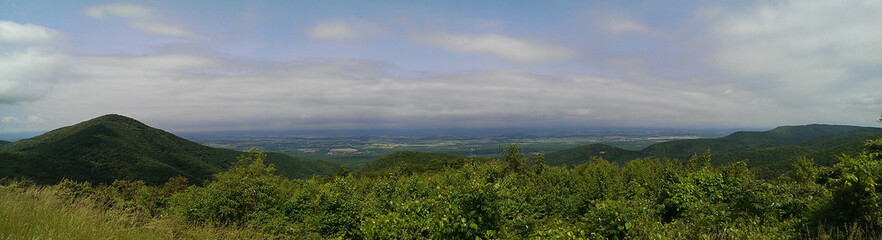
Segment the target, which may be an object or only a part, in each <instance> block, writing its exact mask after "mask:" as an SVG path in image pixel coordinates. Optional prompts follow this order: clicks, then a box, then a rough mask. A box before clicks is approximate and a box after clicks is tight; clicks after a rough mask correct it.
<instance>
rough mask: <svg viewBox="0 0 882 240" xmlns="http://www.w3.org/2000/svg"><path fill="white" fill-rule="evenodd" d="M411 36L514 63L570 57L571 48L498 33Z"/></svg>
mask: <svg viewBox="0 0 882 240" xmlns="http://www.w3.org/2000/svg"><path fill="white" fill-rule="evenodd" d="M413 38H414V39H417V40H419V41H422V42H425V43H430V44H435V45H439V46H442V47H444V48H446V49H448V50H451V51H457V52H464V53H480V54H489V55H492V56H495V57H498V58H501V59H503V60H506V61H510V62H516V63H538V62H546V61H557V60H564V59H568V58H571V57H573V56H574V55H575V54H574V52H573V51H572V50H570V49H567V48H565V47H562V46H558V45H555V44H550V43H545V42H540V41H535V40H533V41H531V40H524V39H518V38H512V37H508V36H503V35H497V34H486V35H468V34H456V33H446V32H435V33H420V34H414V35H413Z"/></svg>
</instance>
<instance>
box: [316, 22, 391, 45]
mask: <svg viewBox="0 0 882 240" xmlns="http://www.w3.org/2000/svg"><path fill="white" fill-rule="evenodd" d="M385 31H386V30H385V29H384V28H383V27H381V26H379V25H376V24H373V23H370V22H366V21H360V20H353V21H343V20H328V21H323V22H319V23H317V24H316V25H315V26H313V27H311V28H309V30H308V31H307V34H308V35H309V37H311V38H314V39H318V40H361V39H364V38H367V37H370V36H373V35H377V34H380V33H382V32H385Z"/></svg>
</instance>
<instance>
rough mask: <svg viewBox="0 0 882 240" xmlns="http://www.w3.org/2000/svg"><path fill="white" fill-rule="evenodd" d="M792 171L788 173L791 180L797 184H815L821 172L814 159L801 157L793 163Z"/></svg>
mask: <svg viewBox="0 0 882 240" xmlns="http://www.w3.org/2000/svg"><path fill="white" fill-rule="evenodd" d="M790 166H791V170H790V171H789V172H788V173H787V176H788V177H790V180H793V181H794V182H797V183H813V182H815V180H816V179H817V178H818V174H819V173H820V171H819V170H818V168H817V167H816V166H815V161H814V159H809V158H806V157H805V156H800V157H798V158H796V159H794V160H793V162H792V163H791V165H790Z"/></svg>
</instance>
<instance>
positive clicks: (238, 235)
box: [0, 185, 274, 239]
mask: <svg viewBox="0 0 882 240" xmlns="http://www.w3.org/2000/svg"><path fill="white" fill-rule="evenodd" d="M267 238H274V237H273V236H267V235H264V234H262V233H260V232H257V231H254V230H250V229H243V228H234V227H217V226H197V225H191V224H186V223H183V221H181V220H179V219H178V218H175V217H164V218H154V217H149V216H144V215H140V214H137V213H126V212H120V211H116V210H108V209H103V208H102V207H101V206H99V205H98V204H96V202H95V201H94V200H91V199H89V198H82V197H80V198H76V199H74V200H68V199H67V198H65V197H63V196H62V194H61V192H60V191H59V190H57V189H54V188H51V187H39V186H24V187H21V186H2V185H0V239H267Z"/></svg>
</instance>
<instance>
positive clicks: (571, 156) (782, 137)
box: [546, 124, 882, 178]
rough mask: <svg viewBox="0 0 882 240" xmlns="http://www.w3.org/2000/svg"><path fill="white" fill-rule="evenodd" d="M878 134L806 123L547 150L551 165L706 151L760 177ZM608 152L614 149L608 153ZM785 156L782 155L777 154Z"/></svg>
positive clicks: (844, 150)
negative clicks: (640, 144)
mask: <svg viewBox="0 0 882 240" xmlns="http://www.w3.org/2000/svg"><path fill="white" fill-rule="evenodd" d="M879 137H882V128H875V127H859V126H847V125H829V124H809V125H796V126H780V127H776V128H774V129H772V130H768V131H738V132H734V133H732V134H729V135H727V136H724V137H720V138H713V139H684V140H674V141H668V142H661V143H656V144H652V145H650V146H647V147H645V148H643V149H641V150H638V151H633V150H626V149H621V148H618V147H614V146H609V145H605V144H599V143H597V144H589V145H583V146H580V147H576V148H570V149H564V150H560V151H555V152H550V153H547V154H546V161H547V162H548V163H549V165H565V166H573V165H577V164H579V163H582V162H584V161H587V160H589V159H590V158H591V157H602V158H604V159H606V160H608V161H611V162H616V163H619V164H623V163H624V162H626V161H630V160H633V159H636V158H645V157H664V158H676V159H680V160H685V159H688V158H690V157H691V156H692V155H694V154H702V153H703V152H705V151H708V150H709V151H710V152H711V153H712V156H713V157H712V159H713V161H712V162H713V163H715V164H726V163H729V162H735V161H741V160H747V163H748V166H750V167H752V168H754V169H756V170H757V172H758V175H760V176H761V177H766V178H769V177H773V176H777V174H780V173H781V172H783V171H784V170H786V169H787V168H788V166H787V164H788V161H787V160H790V159H792V158H796V157H799V156H805V157H808V158H814V159H815V161H816V162H817V163H818V164H820V165H832V164H833V163H835V162H836V159H835V158H836V156H838V155H840V154H857V153H860V151H861V146H863V142H865V141H866V140H869V139H874V138H879ZM610 152H612V153H613V154H607V153H610ZM782 157H783V158H785V159H781V158H782Z"/></svg>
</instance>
